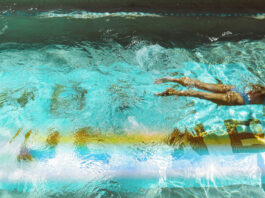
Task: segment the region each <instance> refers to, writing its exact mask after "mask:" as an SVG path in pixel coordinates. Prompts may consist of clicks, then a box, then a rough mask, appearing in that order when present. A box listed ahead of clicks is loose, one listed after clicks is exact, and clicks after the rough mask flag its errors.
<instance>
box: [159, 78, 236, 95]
mask: <svg viewBox="0 0 265 198" xmlns="http://www.w3.org/2000/svg"><path fill="white" fill-rule="evenodd" d="M165 82H175V83H179V84H181V85H183V86H191V87H196V88H199V89H203V90H207V91H211V92H214V93H226V92H228V91H231V89H232V88H233V86H232V85H225V84H213V83H204V82H201V81H199V80H196V79H191V78H189V77H181V78H170V77H165V78H160V79H157V80H155V84H161V83H165Z"/></svg>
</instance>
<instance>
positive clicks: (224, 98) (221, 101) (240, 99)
mask: <svg viewBox="0 0 265 198" xmlns="http://www.w3.org/2000/svg"><path fill="white" fill-rule="evenodd" d="M166 82H175V83H179V84H181V85H183V86H189V87H196V88H198V89H203V90H206V91H209V92H212V93H209V92H201V91H195V90H186V91H177V90H175V89H173V88H167V89H166V90H165V91H163V92H161V93H156V94H155V95H156V96H172V95H176V96H188V97H196V98H200V99H205V100H209V101H211V102H214V103H216V104H218V105H228V106H234V105H248V104H264V102H265V86H262V85H252V89H251V90H250V91H249V92H246V93H244V92H241V91H239V90H237V89H236V88H235V86H233V85H225V84H213V83H204V82H201V81H199V80H196V79H191V78H188V77H181V78H170V77H166V78H160V79H157V80H155V84H161V83H166Z"/></svg>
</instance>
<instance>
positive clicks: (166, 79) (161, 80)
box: [155, 77, 173, 84]
mask: <svg viewBox="0 0 265 198" xmlns="http://www.w3.org/2000/svg"><path fill="white" fill-rule="evenodd" d="M172 80H173V78H170V77H164V78H159V79H156V80H155V84H162V83H166V82H172Z"/></svg>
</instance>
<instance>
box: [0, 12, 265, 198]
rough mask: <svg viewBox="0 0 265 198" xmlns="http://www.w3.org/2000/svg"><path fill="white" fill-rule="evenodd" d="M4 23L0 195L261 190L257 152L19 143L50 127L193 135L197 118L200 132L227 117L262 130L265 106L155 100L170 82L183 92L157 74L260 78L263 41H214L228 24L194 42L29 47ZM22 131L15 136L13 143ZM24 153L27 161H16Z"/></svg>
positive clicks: (259, 193)
mask: <svg viewBox="0 0 265 198" xmlns="http://www.w3.org/2000/svg"><path fill="white" fill-rule="evenodd" d="M64 17H65V16H64ZM1 20H2V21H4V22H3V23H2V26H0V29H1V28H2V31H1V34H0V38H1V37H2V38H1V43H0V60H1V61H0V129H1V130H0V146H1V150H0V196H2V197H5V196H6V197H8V196H11V197H56V196H57V197H60V196H64V197H73V196H74V197H84V196H91V197H126V196H128V197H135V196H138V197H146V196H148V197H160V196H161V197H165V196H166V197H173V196H185V197H193V196H196V197H205V196H210V197H216V196H219V197H229V196H231V197H233V196H235V197H236V196H238V197H242V196H247V197H263V196H265V193H264V191H263V185H264V183H265V180H264V171H265V169H264V162H263V158H264V157H265V155H264V153H263V152H262V150H259V151H257V152H251V153H248V152H245V153H237V154H236V153H233V151H232V148H231V147H230V146H224V147H221V148H216V147H214V146H213V147H209V148H208V151H209V154H208V155H201V154H200V153H198V152H196V151H194V150H193V149H192V148H190V147H186V148H184V149H177V148H174V147H172V146H168V145H164V144H158V143H153V144H122V145H119V144H108V145H105V144H103V143H92V144H87V145H85V146H83V147H78V146H76V145H74V144H73V143H71V142H61V143H60V142H59V144H58V145H57V146H56V147H49V146H47V145H45V143H44V142H42V141H41V140H40V138H35V139H32V140H30V141H29V142H27V143H25V141H24V139H25V138H24V135H25V134H26V132H27V131H29V130H32V131H33V132H34V134H35V136H43V137H44V136H45V137H46V136H47V135H48V134H49V131H54V130H57V131H59V132H60V135H61V136H71V135H73V134H74V132H75V131H77V130H78V129H81V128H84V127H90V128H91V129H93V131H95V133H98V131H100V133H103V134H116V135H121V136H126V135H129V134H132V133H133V134H170V133H171V132H172V130H173V129H174V128H178V129H180V130H185V129H187V130H189V131H192V130H193V128H194V126H196V125H197V124H203V125H204V127H205V130H206V132H207V133H212V134H216V135H222V134H226V133H227V131H226V127H225V125H224V120H228V119H234V120H249V119H258V120H259V121H260V123H259V124H256V125H251V126H249V127H248V128H247V129H246V128H244V127H243V128H241V129H239V130H241V131H246V130H247V131H248V132H251V133H254V134H255V133H261V132H264V127H265V120H264V114H265V112H264V106H263V105H246V106H233V107H226V106H217V105H216V104H213V103H211V102H208V101H205V100H200V99H195V98H185V97H156V96H154V93H156V92H160V91H163V90H164V89H165V88H166V87H172V86H173V87H175V88H176V89H178V90H183V89H186V88H184V87H181V86H179V85H176V84H174V85H173V84H170V83H167V84H164V85H155V84H154V80H155V79H156V78H160V77H164V76H171V77H182V76H188V77H190V78H197V79H199V80H201V81H204V82H209V83H225V84H233V85H236V86H237V87H238V88H239V89H242V90H244V89H248V88H249V84H250V83H254V84H255V83H259V84H263V85H264V83H265V82H264V79H265V78H264V77H265V54H264V49H265V40H264V38H261V39H257V40H254V39H247V38H246V39H240V40H239V41H226V40H222V39H221V38H222V37H226V36H227V35H233V32H230V31H229V30H224V31H223V32H222V33H221V34H219V37H218V36H208V37H207V36H206V37H207V38H208V42H206V43H203V44H200V45H197V46H195V47H190V48H189V47H183V45H182V44H178V42H174V43H170V42H169V43H168V44H165V43H164V42H156V41H154V40H148V39H143V38H141V37H138V36H137V35H136V36H134V37H131V38H127V40H126V42H125V43H126V44H124V43H121V42H118V41H117V40H115V39H113V35H112V30H106V31H103V32H101V33H100V37H101V38H102V39H101V40H97V41H91V40H85V39H81V40H78V39H77V40H76V41H75V40H71V41H69V42H67V40H64V41H63V42H61V41H62V40H60V41H59V42H57V41H56V40H53V41H54V42H52V41H47V40H39V41H38V42H36V41H35V40H34V42H28V41H29V40H28V39H29V38H30V36H27V37H26V39H25V40H26V41H27V42H22V41H23V39H22V38H23V35H17V37H14V31H15V30H16V26H15V25H14V21H15V19H13V18H11V19H9V18H8V17H7V16H2V18H1ZM17 20H18V19H17ZM21 20H23V19H21ZM27 20H28V19H27ZM50 20H53V19H50ZM64 20H66V21H67V19H64ZM34 23H35V22H34ZM34 23H33V22H32V26H33V27H34ZM29 24H31V23H29ZM29 27H30V25H29ZM8 31H10V32H8ZM36 31H38V32H39V33H40V34H41V31H40V30H36ZM45 31H47V30H45ZM55 31H56V30H55ZM79 31H82V29H79ZM16 33H17V34H19V33H18V32H16ZM12 34H13V37H12ZM110 35H111V36H110ZM233 36H234V35H233ZM239 36H240V35H239ZM11 37H12V38H13V40H12V39H11ZM40 37H41V35H40ZM44 37H45V36H43V38H44ZM235 37H236V35H235ZM14 38H17V41H16V40H15V39H14ZM41 38H42V37H41ZM45 38H46V37H45ZM49 38H50V37H49ZM54 39H56V34H55V35H54ZM7 41H8V42H7ZM46 41H47V42H46ZM182 42H183V41H182ZM19 128H21V133H20V134H19V135H18V136H17V137H16V138H15V139H14V140H12V141H11V139H12V137H14V135H15V134H16V132H17V131H18V129H19ZM23 149H25V151H24V152H29V153H30V154H31V155H32V156H33V158H34V160H33V161H32V162H29V161H22V162H19V161H18V160H17V156H18V155H19V154H20V153H21V152H23ZM263 150H264V149H263Z"/></svg>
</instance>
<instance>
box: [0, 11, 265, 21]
mask: <svg viewBox="0 0 265 198" xmlns="http://www.w3.org/2000/svg"><path fill="white" fill-rule="evenodd" d="M0 15H1V16H40V17H72V18H99V17H111V16H112V17H115V16H116V17H117V16H118V17H126V16H131V17H143V16H144V17H162V16H168V17H257V18H260V19H264V17H265V13H262V12H259V13H203V12H201V13H200V12H198V13H197V12H193V13H186V12H86V11H76V12H75V11H74V12H70V13H67V12H66V13H59V12H58V11H56V10H55V11H48V12H40V11H38V10H34V9H33V10H30V11H24V10H17V11H12V10H11V11H10V10H4V11H1V12H0Z"/></svg>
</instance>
